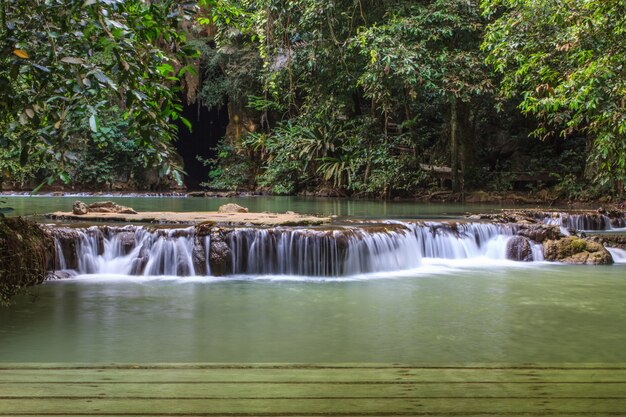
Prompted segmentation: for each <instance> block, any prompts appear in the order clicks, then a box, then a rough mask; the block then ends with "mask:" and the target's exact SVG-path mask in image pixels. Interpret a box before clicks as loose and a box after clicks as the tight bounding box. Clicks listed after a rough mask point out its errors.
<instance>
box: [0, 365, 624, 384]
mask: <svg viewBox="0 0 626 417" xmlns="http://www.w3.org/2000/svg"><path fill="white" fill-rule="evenodd" d="M294 380H296V381H299V382H301V383H306V382H309V383H317V382H323V383H327V384H344V383H362V384H369V383H371V384H386V383H415V382H419V383H485V382H507V383H534V382H537V381H541V382H543V383H567V382H574V383H576V382H580V381H583V382H594V383H624V382H626V369H622V368H597V369H596V368H594V369H550V368H545V369H508V370H507V369H467V368H444V369H424V368H369V369H367V368H346V369H340V368H337V369H316V368H303V369H297V368H268V369H260V368H250V369H248V368H242V369H237V368H211V369H195V368H192V369H177V368H160V369H157V368H149V369H97V368H94V369H49V370H43V369H40V370H38V369H22V370H19V369H6V370H0V384H4V383H11V384H16V383H33V382H38V383H43V382H48V383H69V382H74V383H81V382H82V383H91V382H100V383H133V384H134V383H148V384H156V383H200V382H204V383H224V382H241V383H257V382H262V383H285V382H287V383H288V382H290V381H294Z"/></svg>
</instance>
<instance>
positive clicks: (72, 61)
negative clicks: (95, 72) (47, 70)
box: [61, 56, 85, 64]
mask: <svg viewBox="0 0 626 417" xmlns="http://www.w3.org/2000/svg"><path fill="white" fill-rule="evenodd" d="M61 62H65V63H66V64H83V63H84V62H85V61H83V60H82V59H80V58H76V57H73V56H66V57H64V58H61Z"/></svg>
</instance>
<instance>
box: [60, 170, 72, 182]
mask: <svg viewBox="0 0 626 417" xmlns="http://www.w3.org/2000/svg"><path fill="white" fill-rule="evenodd" d="M59 178H60V179H61V181H63V183H64V184H69V182H70V174H68V173H67V172H61V173H60V174H59Z"/></svg>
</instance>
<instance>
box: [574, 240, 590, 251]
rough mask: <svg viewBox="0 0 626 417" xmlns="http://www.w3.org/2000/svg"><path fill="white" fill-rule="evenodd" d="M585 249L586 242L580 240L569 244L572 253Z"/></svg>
mask: <svg viewBox="0 0 626 417" xmlns="http://www.w3.org/2000/svg"><path fill="white" fill-rule="evenodd" d="M586 249H587V242H585V241H584V240H582V239H574V240H572V242H571V243H570V250H571V251H572V252H573V253H578V252H582V251H584V250H586Z"/></svg>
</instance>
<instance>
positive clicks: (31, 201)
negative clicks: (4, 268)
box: [2, 196, 506, 218]
mask: <svg viewBox="0 0 626 417" xmlns="http://www.w3.org/2000/svg"><path fill="white" fill-rule="evenodd" d="M2 199H3V200H5V201H6V206H9V207H12V208H13V209H14V211H12V212H11V213H9V214H10V215H22V216H23V215H32V214H45V213H49V212H53V211H71V210H72V203H73V202H74V201H76V200H80V201H84V202H85V203H88V204H89V203H92V202H95V201H103V200H104V201H115V202H116V203H118V204H122V205H125V206H130V207H132V208H134V209H135V210H137V211H183V212H184V211H216V210H217V209H218V208H219V206H221V205H222V204H226V203H236V204H239V205H241V206H244V207H248V208H249V209H250V211H252V212H263V211H271V212H279V213H281V212H285V211H294V212H296V213H303V214H318V215H325V216H329V215H336V216H340V217H366V218H415V217H420V218H432V217H437V218H446V217H457V216H459V215H462V214H465V213H467V212H473V213H477V212H488V211H492V210H495V209H498V208H506V207H503V206H498V205H493V204H428V203H414V202H399V201H384V200H348V199H338V198H307V197H264V196H258V197H236V198H171V197H82V196H81V197H48V196H34V197H27V196H23V197H2Z"/></svg>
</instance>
